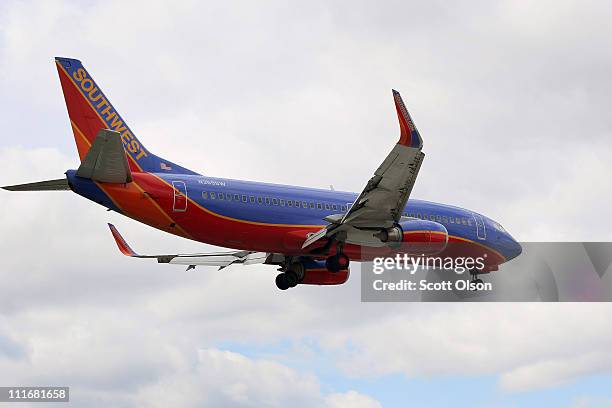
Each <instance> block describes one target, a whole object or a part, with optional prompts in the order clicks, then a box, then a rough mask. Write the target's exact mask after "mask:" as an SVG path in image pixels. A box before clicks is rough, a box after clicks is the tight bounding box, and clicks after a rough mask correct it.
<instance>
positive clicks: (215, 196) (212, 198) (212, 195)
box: [210, 191, 217, 200]
mask: <svg viewBox="0 0 612 408" xmlns="http://www.w3.org/2000/svg"><path fill="white" fill-rule="evenodd" d="M215 198H217V195H216V194H215V192H214V191H211V192H210V199H211V200H214V199H215Z"/></svg>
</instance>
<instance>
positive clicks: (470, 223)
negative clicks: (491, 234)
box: [467, 218, 472, 227]
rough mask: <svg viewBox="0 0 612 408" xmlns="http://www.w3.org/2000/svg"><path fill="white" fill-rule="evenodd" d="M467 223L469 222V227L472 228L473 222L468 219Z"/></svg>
mask: <svg viewBox="0 0 612 408" xmlns="http://www.w3.org/2000/svg"><path fill="white" fill-rule="evenodd" d="M467 222H468V225H469V226H470V227H471V226H472V220H470V219H469V218H468V220H467Z"/></svg>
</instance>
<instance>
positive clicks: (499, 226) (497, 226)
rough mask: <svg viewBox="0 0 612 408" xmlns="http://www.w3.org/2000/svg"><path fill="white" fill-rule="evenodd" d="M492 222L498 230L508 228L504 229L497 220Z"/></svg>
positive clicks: (503, 230)
mask: <svg viewBox="0 0 612 408" xmlns="http://www.w3.org/2000/svg"><path fill="white" fill-rule="evenodd" d="M492 224H493V228H495V229H496V230H498V231H500V232H506V230H505V229H504V227H502V226H501V224H499V223H497V222H493V223H492Z"/></svg>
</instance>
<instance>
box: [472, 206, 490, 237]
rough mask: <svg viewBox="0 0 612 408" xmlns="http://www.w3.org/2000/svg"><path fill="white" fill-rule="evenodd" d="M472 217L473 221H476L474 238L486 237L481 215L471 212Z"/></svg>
mask: <svg viewBox="0 0 612 408" xmlns="http://www.w3.org/2000/svg"><path fill="white" fill-rule="evenodd" d="M472 216H473V217H474V221H475V222H476V238H478V239H480V240H485V239H487V230H486V228H485V223H484V220H483V219H482V215H480V214H475V213H472Z"/></svg>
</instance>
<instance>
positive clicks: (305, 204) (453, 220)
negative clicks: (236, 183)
mask: <svg viewBox="0 0 612 408" xmlns="http://www.w3.org/2000/svg"><path fill="white" fill-rule="evenodd" d="M202 198H203V199H204V200H225V201H235V202H242V203H245V204H255V203H257V204H260V205H264V204H265V205H276V206H281V207H285V206H287V207H297V208H310V209H315V208H316V209H318V210H323V209H325V210H328V211H331V210H333V211H343V212H346V210H347V208H348V206H346V205H339V204H331V203H318V202H314V201H300V200H289V199H288V200H285V199H284V198H276V197H261V196H253V195H246V194H237V193H223V192H214V191H204V192H202ZM403 215H404V216H405V217H412V218H419V219H421V220H430V221H436V222H439V223H442V224H459V225H469V226H472V220H470V219H469V218H464V217H448V216H446V215H434V214H425V213H423V214H421V213H414V212H413V213H407V212H406V213H404V214H403Z"/></svg>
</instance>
